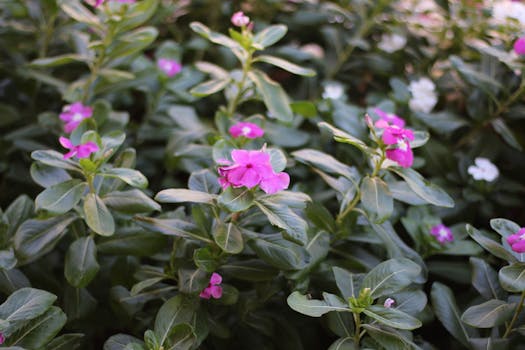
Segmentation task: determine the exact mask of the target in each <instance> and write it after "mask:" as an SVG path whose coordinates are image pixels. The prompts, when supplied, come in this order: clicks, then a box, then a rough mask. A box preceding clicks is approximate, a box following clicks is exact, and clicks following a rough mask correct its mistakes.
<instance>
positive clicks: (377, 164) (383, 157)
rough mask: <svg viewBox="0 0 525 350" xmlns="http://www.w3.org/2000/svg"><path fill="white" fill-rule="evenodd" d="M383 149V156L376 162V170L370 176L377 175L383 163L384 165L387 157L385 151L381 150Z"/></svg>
mask: <svg viewBox="0 0 525 350" xmlns="http://www.w3.org/2000/svg"><path fill="white" fill-rule="evenodd" d="M381 151H382V153H381V158H380V159H379V161H378V162H377V163H376V166H375V167H374V171H373V172H372V175H370V177H376V176H377V174H379V170H381V165H383V162H384V161H385V159H386V155H385V151H384V150H381Z"/></svg>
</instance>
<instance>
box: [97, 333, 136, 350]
mask: <svg viewBox="0 0 525 350" xmlns="http://www.w3.org/2000/svg"><path fill="white" fill-rule="evenodd" d="M131 344H138V345H144V342H143V341H142V340H140V339H138V338H135V337H133V336H131V335H127V334H115V335H112V336H111V337H109V339H108V340H106V342H105V343H104V350H135V349H134V348H131V349H130V348H129V347H128V346H129V345H131ZM141 349H142V348H141Z"/></svg>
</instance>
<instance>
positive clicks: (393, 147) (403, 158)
mask: <svg viewBox="0 0 525 350" xmlns="http://www.w3.org/2000/svg"><path fill="white" fill-rule="evenodd" d="M375 125H376V127H378V128H381V129H384V131H383V135H382V136H381V139H382V140H383V142H384V143H385V145H388V146H390V147H389V148H388V149H387V150H386V157H387V158H388V159H390V160H393V161H394V162H396V163H397V164H398V165H399V166H401V167H403V168H409V167H410V166H412V163H414V153H413V152H412V148H410V141H413V140H414V133H413V132H412V130H408V129H403V128H400V127H399V126H397V125H390V124H388V122H387V121H385V120H379V121H377V122H376V124H375Z"/></svg>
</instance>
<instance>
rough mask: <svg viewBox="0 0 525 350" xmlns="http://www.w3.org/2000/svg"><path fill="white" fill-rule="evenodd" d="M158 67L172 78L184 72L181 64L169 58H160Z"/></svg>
mask: <svg viewBox="0 0 525 350" xmlns="http://www.w3.org/2000/svg"><path fill="white" fill-rule="evenodd" d="M157 66H158V67H159V68H160V70H162V71H163V72H164V73H166V75H167V76H168V77H170V78H171V77H172V76H174V75H175V74H177V73H179V72H180V71H181V70H182V65H181V64H180V63H179V62H177V61H175V60H171V59H169V58H159V59H158V60H157Z"/></svg>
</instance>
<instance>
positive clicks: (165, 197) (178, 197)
mask: <svg viewBox="0 0 525 350" xmlns="http://www.w3.org/2000/svg"><path fill="white" fill-rule="evenodd" d="M216 198H217V196H216V195H214V194H209V193H206V192H199V191H192V190H187V189H182V188H171V189H168V190H162V191H160V192H159V193H157V195H156V196H155V200H156V201H157V202H161V203H184V202H192V203H204V204H213V202H214V200H215V199H216Z"/></svg>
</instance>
